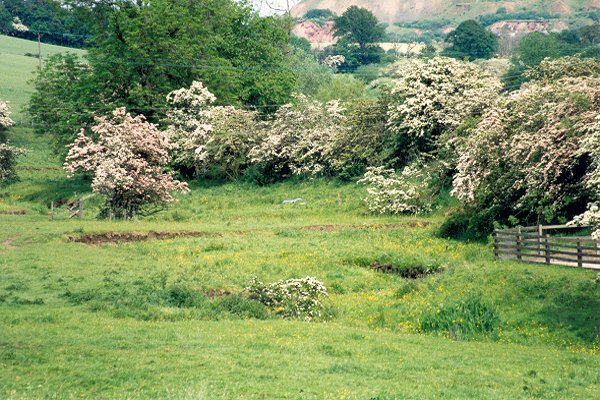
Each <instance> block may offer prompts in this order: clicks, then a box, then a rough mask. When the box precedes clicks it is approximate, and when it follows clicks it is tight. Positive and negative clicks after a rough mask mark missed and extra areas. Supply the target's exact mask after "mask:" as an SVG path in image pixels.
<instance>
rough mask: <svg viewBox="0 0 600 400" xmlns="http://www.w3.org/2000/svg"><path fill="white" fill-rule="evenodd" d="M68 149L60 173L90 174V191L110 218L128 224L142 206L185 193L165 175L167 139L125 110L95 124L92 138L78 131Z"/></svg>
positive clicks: (169, 146)
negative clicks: (101, 200) (103, 203)
mask: <svg viewBox="0 0 600 400" xmlns="http://www.w3.org/2000/svg"><path fill="white" fill-rule="evenodd" d="M69 148H70V149H69V154H68V155H67V159H66V162H65V169H66V170H67V172H69V173H70V174H74V173H76V172H88V173H92V174H93V181H92V190H93V191H94V192H96V193H101V194H104V195H106V197H107V203H106V209H105V211H106V212H107V213H109V214H110V215H114V216H116V217H119V218H120V217H122V218H132V217H134V216H135V215H136V214H137V213H139V212H140V211H144V210H147V208H145V207H146V206H150V205H163V204H164V203H168V202H172V201H174V198H173V197H172V195H171V193H172V192H174V191H180V192H184V193H186V192H188V191H189V188H188V186H187V184H186V183H184V182H180V181H178V180H176V179H174V177H173V172H170V171H168V170H167V169H166V165H167V164H168V163H169V161H170V159H171V156H170V150H172V149H173V145H172V144H171V143H170V141H169V139H168V137H167V136H166V134H164V133H163V132H161V131H159V130H158V127H157V126H156V125H155V124H152V123H149V122H147V121H146V119H145V118H144V117H143V116H137V117H133V116H131V115H130V114H129V113H127V112H126V111H125V109H124V108H117V109H116V110H114V111H113V113H112V116H110V117H101V118H97V119H96V125H95V126H93V127H92V128H91V132H90V133H88V132H86V131H85V130H83V129H82V130H81V131H80V133H79V135H78V137H77V139H76V140H75V142H74V143H72V144H71V145H69Z"/></svg>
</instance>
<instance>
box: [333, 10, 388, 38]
mask: <svg viewBox="0 0 600 400" xmlns="http://www.w3.org/2000/svg"><path fill="white" fill-rule="evenodd" d="M334 21H335V27H334V35H335V36H337V37H339V38H342V37H344V38H346V39H347V40H348V41H350V42H354V43H358V45H359V47H361V48H363V47H366V46H368V45H371V44H374V43H377V42H379V41H380V40H381V39H382V38H383V36H384V34H385V27H384V26H383V24H380V23H379V21H378V20H377V17H375V15H373V13H372V12H371V11H369V10H367V9H366V8H360V7H357V6H352V7H349V8H348V9H347V10H346V11H345V12H344V13H343V14H342V15H340V16H339V17H337V18H335V19H334Z"/></svg>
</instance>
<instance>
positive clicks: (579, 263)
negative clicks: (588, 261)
mask: <svg viewBox="0 0 600 400" xmlns="http://www.w3.org/2000/svg"><path fill="white" fill-rule="evenodd" d="M577 266H578V267H580V268H581V267H583V249H582V248H581V240H577Z"/></svg>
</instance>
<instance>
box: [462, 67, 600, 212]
mask: <svg viewBox="0 0 600 400" xmlns="http://www.w3.org/2000/svg"><path fill="white" fill-rule="evenodd" d="M599 105H600V78H597V77H579V78H564V79H559V80H558V81H554V82H549V81H545V80H543V81H534V82H531V83H528V84H525V85H524V86H523V87H522V88H521V89H520V90H519V91H517V92H514V93H513V94H511V95H510V96H509V97H508V98H507V99H506V101H504V102H503V103H502V104H500V105H498V106H497V107H494V108H491V109H490V110H488V111H487V112H486V113H485V115H484V117H483V119H482V120H481V122H480V123H479V124H478V125H477V126H476V128H474V129H473V130H472V131H471V132H470V136H469V138H468V139H467V140H466V142H465V143H464V145H463V146H462V147H461V148H460V149H459V153H460V155H459V158H458V163H457V174H456V175H455V177H454V182H453V190H452V194H453V195H455V196H456V197H458V198H459V199H461V200H463V201H464V202H465V203H466V204H469V205H472V206H475V207H476V208H479V209H488V210H494V214H496V215H499V216H502V217H504V218H506V217H507V216H513V217H515V218H517V219H518V220H519V222H533V221H538V220H539V219H540V218H541V219H542V220H545V221H548V222H549V221H552V220H557V219H558V220H560V219H561V218H565V217H569V214H571V215H572V213H573V212H574V211H575V210H576V209H577V208H581V207H582V205H585V204H586V202H587V200H588V199H589V198H590V196H591V197H596V198H598V195H599V194H600V169H599V168H598V165H600V164H598V162H599V161H600V146H599V145H598V143H600V140H599V138H600V133H599V132H600V129H599V128H600V124H599V123H598V115H599V112H598V107H599Z"/></svg>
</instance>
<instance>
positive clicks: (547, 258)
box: [544, 234, 550, 264]
mask: <svg viewBox="0 0 600 400" xmlns="http://www.w3.org/2000/svg"><path fill="white" fill-rule="evenodd" d="M544 247H545V250H546V251H545V253H546V264H550V241H549V238H548V234H546V237H545V246H544Z"/></svg>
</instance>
